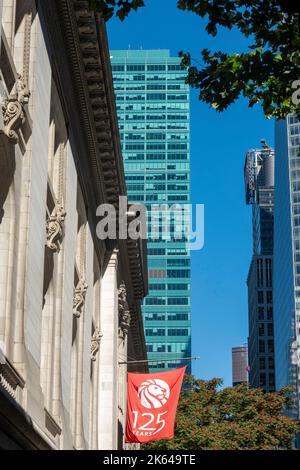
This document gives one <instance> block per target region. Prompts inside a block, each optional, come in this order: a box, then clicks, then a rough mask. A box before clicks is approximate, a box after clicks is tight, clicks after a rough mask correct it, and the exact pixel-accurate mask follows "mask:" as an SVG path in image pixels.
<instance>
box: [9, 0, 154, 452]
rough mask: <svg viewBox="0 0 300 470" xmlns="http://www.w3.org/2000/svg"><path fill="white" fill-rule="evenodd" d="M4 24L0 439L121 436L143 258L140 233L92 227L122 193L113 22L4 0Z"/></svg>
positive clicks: (105, 444) (56, 442)
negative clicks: (111, 236)
mask: <svg viewBox="0 0 300 470" xmlns="http://www.w3.org/2000/svg"><path fill="white" fill-rule="evenodd" d="M2 6H3V9H2ZM0 24H1V25H2V31H1V35H0V42H1V62H0V72H1V74H0V75H1V80H0V100H1V103H0V104H1V106H0V188H1V190H0V253H1V254H0V449H1V450H2V449H10V450H19V449H20V450H27V449H31V450H35V449H39V450H45V449H48V450H62V449H68V450H72V449H86V450H89V449H103V450H110V449H117V448H119V449H121V448H122V447H124V439H123V435H124V428H125V415H126V408H125V406H126V386H127V380H126V373H127V359H128V358H130V361H133V362H135V361H137V362H136V363H135V364H132V363H131V364H130V366H128V368H133V370H132V369H131V371H132V372H147V367H145V364H144V363H143V362H141V361H142V360H145V359H146V357H147V354H146V344H145V337H144V330H143V321H142V313H141V300H142V298H143V297H144V296H145V295H146V292H147V269H146V257H145V254H146V246H145V242H144V241H141V240H110V241H103V240H100V239H98V237H97V236H96V224H97V223H98V219H97V218H96V208H97V207H98V206H99V205H100V204H103V203H104V204H107V203H108V204H110V205H113V206H114V207H115V206H117V205H118V202H119V196H121V195H125V194H126V185H125V176H124V171H123V160H122V154H121V144H120V139H119V131H118V126H117V114H116V109H115V102H114V93H113V81H112V75H111V70H110V59H109V51H108V46H107V37H106V31H105V24H104V22H103V20H101V18H100V16H99V15H97V14H96V15H95V14H94V13H92V12H89V11H88V1H82V0H80V1H77V0H52V1H51V2H49V1H47V0H42V1H39V2H36V1H35V0H4V1H1V2H0Z"/></svg>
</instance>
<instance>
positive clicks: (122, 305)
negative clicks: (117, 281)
mask: <svg viewBox="0 0 300 470" xmlns="http://www.w3.org/2000/svg"><path fill="white" fill-rule="evenodd" d="M118 306H119V333H120V335H122V337H123V338H125V336H126V335H127V333H128V330H129V327H130V320H131V317H130V312H129V308H128V303H127V292H126V286H125V284H124V283H122V284H121V285H120V287H119V290H118Z"/></svg>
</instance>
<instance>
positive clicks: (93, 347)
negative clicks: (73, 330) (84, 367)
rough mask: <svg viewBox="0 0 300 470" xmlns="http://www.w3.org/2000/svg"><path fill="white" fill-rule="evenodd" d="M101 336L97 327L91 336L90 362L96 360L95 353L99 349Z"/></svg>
mask: <svg viewBox="0 0 300 470" xmlns="http://www.w3.org/2000/svg"><path fill="white" fill-rule="evenodd" d="M102 336H103V334H102V333H101V332H100V329H99V327H98V326H97V328H96V329H95V331H94V334H93V336H92V344H91V360H92V361H95V360H96V356H97V353H98V351H99V349H100V342H101V338H102Z"/></svg>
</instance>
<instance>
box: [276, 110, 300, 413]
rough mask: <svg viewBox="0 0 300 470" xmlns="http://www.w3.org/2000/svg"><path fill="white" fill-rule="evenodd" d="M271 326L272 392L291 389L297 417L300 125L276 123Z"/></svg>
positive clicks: (299, 381)
mask: <svg viewBox="0 0 300 470" xmlns="http://www.w3.org/2000/svg"><path fill="white" fill-rule="evenodd" d="M275 142H276V148H275V150H276V165H275V180H276V187H275V233H274V324H275V361H276V362H275V363H276V388H277V389H280V388H281V387H283V386H286V385H290V386H292V387H293V389H294V406H293V409H292V410H290V412H291V414H292V415H293V416H295V417H296V418H299V417H300V404H299V397H300V375H299V374H300V354H299V351H300V157H299V147H300V123H299V121H298V119H297V118H296V117H294V116H292V115H289V116H288V117H287V119H286V120H282V121H278V122H277V123H276V141H275Z"/></svg>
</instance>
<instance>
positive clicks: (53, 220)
mask: <svg viewBox="0 0 300 470" xmlns="http://www.w3.org/2000/svg"><path fill="white" fill-rule="evenodd" d="M66 215H67V213H66V211H65V210H64V208H63V206H62V205H61V204H59V203H57V204H56V206H55V207H54V209H53V211H52V214H51V216H50V217H49V219H48V220H47V224H46V231H47V241H46V245H47V246H48V248H50V250H52V251H54V252H55V253H59V251H60V245H61V242H62V238H63V234H64V221H65V218H66Z"/></svg>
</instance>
